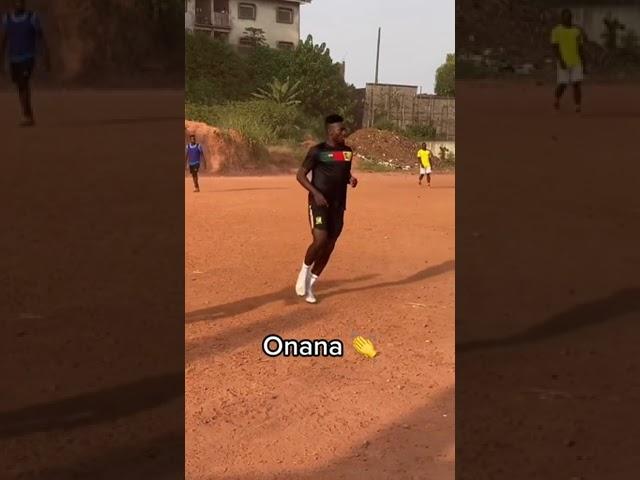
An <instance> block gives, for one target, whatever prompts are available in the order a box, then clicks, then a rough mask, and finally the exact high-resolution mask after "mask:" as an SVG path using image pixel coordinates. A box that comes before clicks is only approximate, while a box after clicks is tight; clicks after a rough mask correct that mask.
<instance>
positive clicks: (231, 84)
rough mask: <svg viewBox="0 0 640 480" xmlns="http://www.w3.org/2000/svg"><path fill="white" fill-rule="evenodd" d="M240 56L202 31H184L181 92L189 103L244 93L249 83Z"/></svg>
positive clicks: (248, 90) (213, 100)
mask: <svg viewBox="0 0 640 480" xmlns="http://www.w3.org/2000/svg"><path fill="white" fill-rule="evenodd" d="M245 72H246V66H245V63H244V60H243V59H242V57H241V56H239V55H238V54H237V53H236V52H235V51H234V50H233V49H232V48H231V47H230V46H229V45H227V44H226V43H224V42H220V41H217V40H212V39H211V38H210V37H208V36H206V35H204V34H199V33H196V34H192V33H186V34H185V87H186V88H185V90H186V91H185V94H186V100H187V102H190V103H203V104H207V105H212V104H214V103H219V102H223V101H229V100H238V99H241V98H245V97H248V96H249V94H250V93H251V91H252V85H251V84H250V83H247V82H243V81H240V79H242V78H245V77H246V73H245Z"/></svg>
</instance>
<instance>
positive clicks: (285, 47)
mask: <svg viewBox="0 0 640 480" xmlns="http://www.w3.org/2000/svg"><path fill="white" fill-rule="evenodd" d="M278 48H280V49H282V50H293V42H278Z"/></svg>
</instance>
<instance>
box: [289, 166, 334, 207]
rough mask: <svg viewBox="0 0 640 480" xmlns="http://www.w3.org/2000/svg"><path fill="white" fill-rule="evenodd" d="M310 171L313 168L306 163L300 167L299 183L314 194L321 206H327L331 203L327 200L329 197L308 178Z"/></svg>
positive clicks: (297, 176)
mask: <svg viewBox="0 0 640 480" xmlns="http://www.w3.org/2000/svg"><path fill="white" fill-rule="evenodd" d="M310 171H311V168H309V167H306V166H305V165H302V166H301V167H300V168H299V169H298V173H297V174H296V180H298V183H299V184H300V185H302V186H303V187H304V189H305V190H307V191H308V192H309V193H311V195H313V198H314V200H315V201H316V203H317V204H318V205H319V206H321V207H326V206H328V205H329V203H328V202H327V199H326V198H324V195H323V194H322V193H321V192H320V191H319V190H318V189H317V188H316V187H314V186H313V184H312V183H311V182H310V181H309V179H308V178H307V175H308V174H309V172H310Z"/></svg>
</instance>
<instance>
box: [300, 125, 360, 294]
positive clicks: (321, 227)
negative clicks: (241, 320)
mask: <svg viewBox="0 0 640 480" xmlns="http://www.w3.org/2000/svg"><path fill="white" fill-rule="evenodd" d="M343 122H344V120H343V118H342V117H341V116H340V115H329V116H328V117H327V118H326V119H325V126H326V131H327V140H326V141H325V142H323V143H320V144H318V145H316V146H315V147H312V148H311V149H310V150H309V153H307V156H306V158H305V159H304V162H303V163H302V166H301V167H300V169H299V170H298V174H297V176H296V178H297V180H298V182H299V183H300V184H301V185H302V186H303V187H304V188H305V189H306V190H307V191H308V192H309V206H308V208H309V220H310V223H311V228H312V235H313V242H312V243H311V245H309V248H308V249H307V254H306V255H305V258H304V263H303V264H302V269H301V270H300V274H299V275H298V280H297V281H296V294H297V295H298V296H300V297H305V300H306V301H307V302H309V303H316V297H315V295H314V293H313V286H314V284H315V282H316V280H317V279H318V277H319V276H320V274H321V273H322V271H323V270H324V267H326V266H327V262H328V261H329V258H330V257H331V253H332V252H333V249H334V247H335V245H336V241H337V240H338V237H339V236H340V233H342V227H343V224H344V211H345V210H346V208H347V185H351V187H353V188H355V187H356V185H357V184H358V180H357V179H356V178H355V177H354V176H352V175H351V159H352V156H353V151H352V150H351V148H349V147H347V146H346V145H345V143H344V140H345V135H346V129H345V127H344V125H343ZM309 172H311V175H312V176H311V181H309V179H308V178H307V175H308V173H309Z"/></svg>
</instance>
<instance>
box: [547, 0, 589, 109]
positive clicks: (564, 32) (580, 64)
mask: <svg viewBox="0 0 640 480" xmlns="http://www.w3.org/2000/svg"><path fill="white" fill-rule="evenodd" d="M551 44H552V46H553V52H554V54H555V58H556V61H557V64H558V86H557V88H556V95H555V103H554V107H555V108H556V110H558V109H559V108H560V99H561V98H562V94H563V93H564V91H565V90H566V89H567V85H569V84H571V85H572V86H573V98H574V101H575V104H576V112H580V110H581V108H582V81H583V80H584V74H585V56H584V35H583V33H582V30H581V29H580V28H579V27H577V26H575V25H573V18H572V15H571V10H569V9H564V10H563V11H562V13H561V15H560V24H559V25H557V26H556V27H555V28H554V29H553V30H552V31H551Z"/></svg>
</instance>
